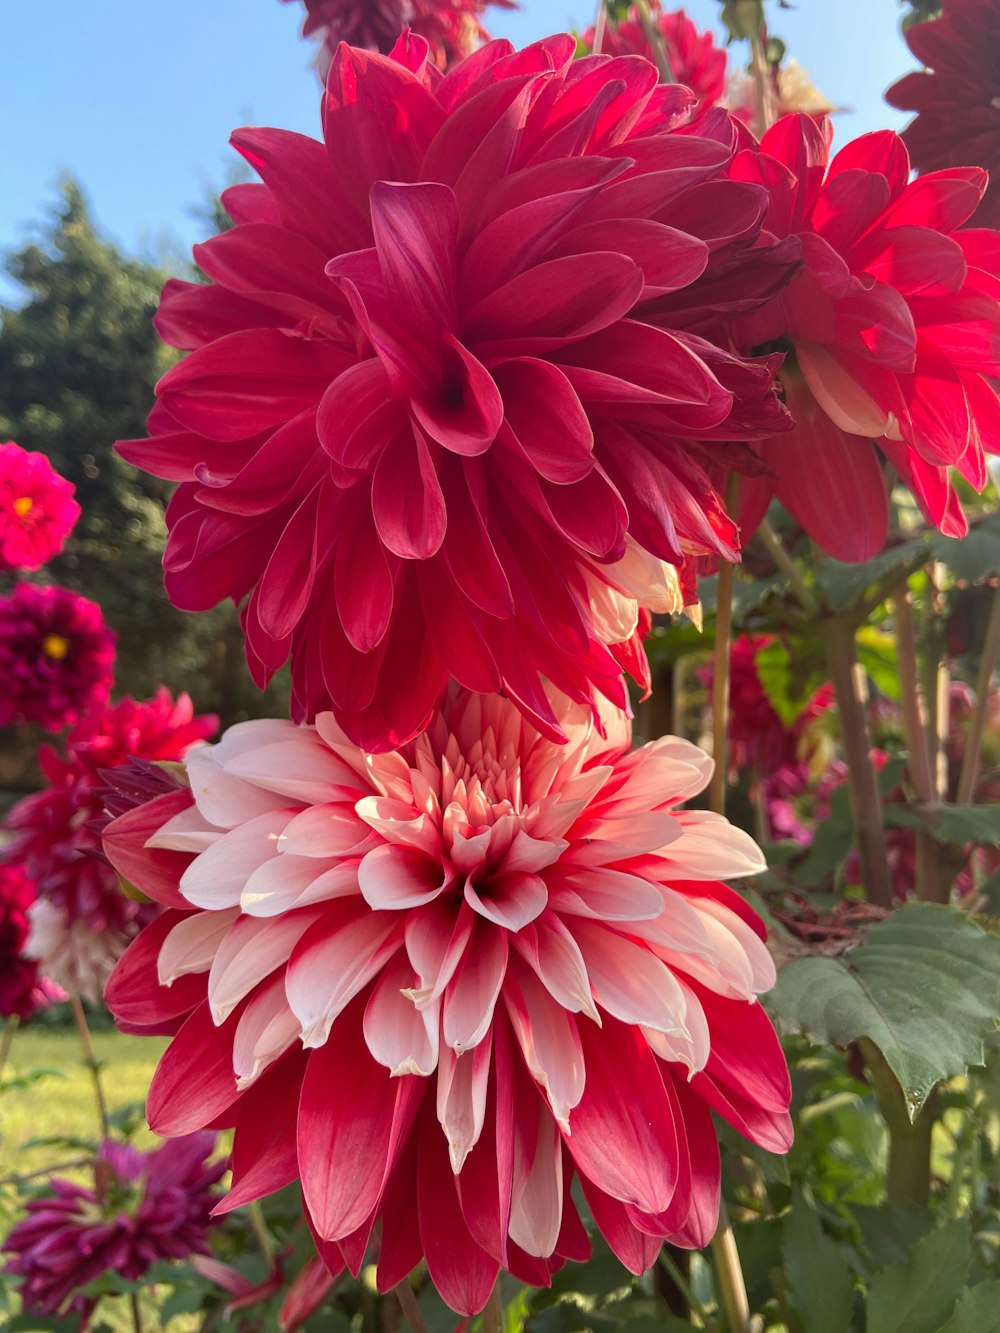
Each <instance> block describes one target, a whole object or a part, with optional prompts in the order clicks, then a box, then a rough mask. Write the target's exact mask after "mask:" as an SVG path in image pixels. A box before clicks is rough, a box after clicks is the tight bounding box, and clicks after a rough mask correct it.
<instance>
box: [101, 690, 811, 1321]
mask: <svg viewBox="0 0 1000 1333" xmlns="http://www.w3.org/2000/svg"><path fill="white" fill-rule="evenodd" d="M553 708H554V710H555V712H556V716H557V719H558V722H559V725H560V729H561V730H562V731H564V733H565V734H566V736H567V737H568V741H567V743H566V744H565V745H557V744H554V743H553V742H552V741H550V740H549V739H547V738H546V737H545V736H543V735H541V734H540V733H539V732H538V731H536V730H535V729H534V728H533V727H532V726H531V725H530V723H529V722H528V721H527V720H526V719H525V718H524V716H523V715H522V714H521V713H519V711H518V710H517V708H516V707H515V706H514V704H513V703H512V702H511V701H509V700H506V699H503V698H500V697H498V696H486V697H483V696H480V695H470V694H468V693H461V694H458V693H452V694H450V695H449V697H448V698H447V699H446V701H445V703H444V705H443V706H442V709H441V710H440V711H438V712H436V713H435V715H434V718H433V720H432V722H431V725H430V727H429V728H428V730H427V731H426V732H425V733H424V734H423V735H421V736H420V737H418V738H417V739H416V740H415V741H413V742H412V743H410V744H409V745H408V746H406V747H405V748H403V749H400V750H397V751H394V752H391V753H383V754H370V753H365V752H364V751H362V750H361V749H359V748H358V747H357V746H356V745H354V744H353V743H352V742H351V741H350V740H349V739H348V738H347V736H346V735H345V734H344V732H343V731H342V730H341V728H340V727H339V726H338V725H337V723H336V721H335V720H334V718H333V716H332V715H331V714H329V713H326V714H321V715H320V717H319V718H318V719H317V721H316V725H315V726H298V727H297V726H295V725H294V724H293V723H291V722H287V721H262V722H246V723H242V724H240V725H238V726H235V727H233V728H231V729H230V730H229V731H228V732H227V733H226V734H225V736H224V737H223V738H222V740H221V741H220V742H219V743H218V744H217V745H215V746H211V747H209V746H204V747H200V748H198V749H196V750H194V751H192V752H191V754H190V755H189V756H188V757H187V760H186V767H187V772H188V776H189V778H190V782H191V789H190V791H183V792H174V793H170V794H165V795H163V796H160V797H158V798H157V799H155V800H153V801H151V802H149V803H148V804H145V805H142V806H139V807H137V808H135V809H133V810H132V811H130V812H128V813H127V814H125V815H122V816H121V817H119V818H118V819H117V820H115V821H113V822H112V823H111V824H110V825H109V826H108V828H107V830H106V832H105V837H104V846H105V850H106V852H107V855H108V856H109V857H110V859H111V860H112V862H113V863H114V864H115V865H116V866H117V867H118V869H119V871H120V872H121V874H122V875H124V876H125V877H126V878H127V879H129V880H131V881H132V882H133V883H135V884H138V885H139V886H140V887H141V888H142V889H143V890H144V892H146V893H147V894H149V895H150V896H151V897H153V898H155V899H156V900H157V901H158V902H159V903H161V904H162V905H163V909H164V910H163V912H162V914H161V915H160V916H159V917H158V919H157V920H156V921H155V922H154V923H153V924H152V925H151V926H149V927H148V928H147V929H146V930H145V931H144V932H143V933H142V934H141V935H140V936H139V937H138V938H137V939H136V941H135V942H134V943H133V944H132V945H131V946H130V948H129V950H128V952H127V953H126V954H125V956H124V957H123V958H122V960H121V961H120V962H119V964H118V966H117V967H116V969H115V972H114V974H113V976H112V977H111V980H110V981H109V983H108V987H107V991H106V1000H107V1003H108V1005H109V1007H110V1008H111V1010H112V1012H113V1013H114V1014H115V1015H116V1016H117V1018H118V1020H119V1021H120V1022H123V1023H125V1024H127V1025H128V1027H129V1028H130V1030H133V1031H134V1030H139V1029H142V1028H145V1029H146V1030H148V1031H151V1032H169V1033H176V1036H175V1037H174V1040H173V1042H172V1044H171V1045H170V1047H169V1049H168V1050H167V1052H166V1054H165V1055H164V1057H163V1059H162V1061H161V1063H160V1066H159V1068H158V1070H157V1073H156V1075H155V1077H154V1079H153V1083H152V1087H151V1089H150V1094H149V1101H148V1106H147V1110H148V1115H149V1119H150V1123H151V1125H152V1126H153V1128H154V1129H155V1130H156V1131H157V1132H158V1133H162V1134H183V1133H187V1132H189V1131H190V1130H192V1129H197V1128H200V1127H202V1126H204V1125H206V1124H213V1125H234V1126H235V1131H236V1132H235V1141H234V1156H233V1189H232V1192H231V1194H230V1195H229V1197H228V1200H227V1201H226V1204H225V1207H226V1208H234V1207H236V1206H238V1205H240V1204H243V1203H246V1202H247V1201H248V1200H252V1199H256V1198H258V1197H260V1196H261V1195H263V1194H267V1193H268V1192H270V1191H272V1190H276V1189H279V1188H281V1187H283V1186H285V1185H287V1184H288V1183H289V1182H291V1181H293V1180H295V1179H296V1178H298V1179H300V1180H301V1182H302V1189H303V1195H304V1200H305V1207H306V1210H307V1213H308V1217H309V1220H310V1223H311V1226H312V1227H313V1229H314V1232H315V1234H316V1237H317V1240H318V1243H319V1245H320V1248H321V1252H322V1253H323V1254H324V1257H325V1258H327V1260H328V1262H329V1263H330V1264H331V1265H332V1266H333V1267H334V1268H336V1267H339V1266H340V1265H341V1264H342V1263H345V1264H347V1265H348V1266H349V1267H350V1268H351V1270H352V1271H354V1272H357V1271H358V1269H359V1267H360V1265H361V1264H362V1262H363V1260H364V1256H365V1253H366V1251H367V1249H368V1247H369V1243H370V1242H371V1243H373V1244H376V1245H377V1246H378V1251H377V1264H378V1281H379V1285H380V1287H381V1289H383V1290H385V1289H388V1288H389V1287H392V1286H393V1285H394V1284H395V1283H397V1282H399V1281H400V1280H401V1279H402V1278H403V1277H404V1276H405V1275H406V1274H407V1273H408V1272H409V1271H410V1270H411V1269H412V1268H413V1267H414V1266H415V1265H416V1264H417V1263H418V1261H419V1260H420V1259H421V1257H422V1256H423V1257H425V1258H426V1260H427V1264H428V1267H429V1270H430V1274H431V1277H432V1279H433V1281H434V1283H435V1284H436V1286H437V1288H438V1290H439V1291H440V1292H441V1294H442V1296H443V1297H444V1299H445V1300H446V1301H447V1302H448V1303H449V1305H451V1306H452V1308H453V1309H455V1310H457V1311H459V1312H460V1313H462V1314H467V1315H468V1314H471V1313H474V1312H475V1311H477V1310H479V1309H481V1308H482V1306H483V1304H484V1302H485V1301H486V1299H487V1296H488V1294H489V1292H490V1290H491V1288H492V1286H493V1282H494V1279H495V1278H496V1275H497V1271H498V1268H500V1267H503V1268H505V1269H507V1270H509V1271H510V1272H512V1273H514V1274H515V1275H516V1276H517V1277H519V1278H520V1279H521V1280H523V1281H525V1282H528V1283H530V1284H532V1285H547V1284H548V1282H549V1280H550V1278H551V1274H552V1273H553V1272H554V1271H555V1270H556V1269H557V1268H558V1267H559V1266H560V1265H561V1264H562V1262H563V1261H564V1260H565V1259H567V1258H570V1259H583V1258H585V1257H586V1255H587V1253H588V1241H587V1238H586V1234H585V1232H584V1230H583V1228H582V1226H581V1223H580V1220H579V1217H578V1215H577V1211H576V1207H575V1205H574V1203H573V1199H572V1196H571V1193H570V1185H571V1183H572V1180H573V1178H574V1176H578V1177H579V1179H580V1183H581V1186H582V1189H583V1193H584V1196H585V1197H586V1200H587V1204H588V1207H589V1208H590V1211H591V1213H592V1215H593V1217H594V1219H595V1221H596V1223H597V1225H598V1226H599V1227H600V1229H601V1231H602V1232H603V1233H604V1235H605V1236H606V1237H607V1239H608V1242H609V1244H610V1245H611V1246H612V1248H613V1249H614V1250H615V1252H616V1253H617V1254H618V1255H619V1257H620V1258H621V1259H622V1261H623V1262H624V1263H625V1264H626V1265H627V1266H628V1267H629V1268H630V1269H631V1270H632V1271H634V1272H641V1271H642V1270H644V1269H645V1268H646V1267H648V1266H649V1264H650V1263H652V1261H653V1259H654V1258H655V1256H656V1253H657V1251H658V1249H659V1246H660V1244H661V1242H662V1241H663V1240H664V1239H665V1238H669V1239H670V1240H672V1241H673V1242H675V1243H677V1244H681V1245H688V1246H702V1245H704V1244H705V1243H706V1242H707V1241H708V1239H709V1237H710V1236H711V1235H712V1232H713V1231H714V1229H715V1225H716V1220H717V1215H718V1203H719V1152H718V1146H717V1143H716V1137H715V1131H714V1128H713V1125H712V1119H711V1111H712V1110H714V1111H716V1112H718V1113H719V1114H720V1115H721V1116H722V1117H723V1118H724V1119H726V1120H728V1121H729V1122H730V1123H731V1124H733V1125H734V1126H735V1127H736V1128H737V1129H738V1130H740V1131H741V1132H742V1133H743V1134H745V1135H746V1136H747V1137H748V1138H750V1139H752V1140H753V1141H754V1142H756V1143H758V1144H761V1145H763V1146H764V1147H766V1148H768V1149H771V1150H773V1151H777V1152H781V1151H783V1150H784V1149H786V1148H787V1147H788V1144H789V1142H790V1137H791V1127H790V1121H789V1117H788V1114H787V1108H788V1100H789V1082H788V1074H787V1071H786V1067H785V1062H784V1059H783V1056H782V1053H781V1049H780V1046H779V1045H778V1041H777V1038H776V1036H775V1034H774V1031H773V1029H772V1028H771V1025H770V1023H769V1021H768V1019H767V1017H766V1015H765V1014H764V1012H763V1010H762V1008H761V1007H760V1005H759V1004H757V1003H755V998H756V996H757V994H758V993H759V992H760V991H763V990H766V989H767V988H768V987H769V986H770V985H771V984H772V982H773V980H774V967H773V964H772V962H771V958H770V955H769V954H768V951H767V949H766V948H765V945H764V942H763V936H764V931H763V927H762V925H761V923H760V921H759V920H758V919H757V917H756V916H755V915H754V913H753V912H752V911H751V910H750V909H749V908H748V906H747V905H746V903H745V902H744V901H743V899H742V898H740V896H739V895H738V894H736V893H735V892H734V891H733V890H732V889H730V888H728V887H727V886H726V885H725V884H723V883H721V882H720V880H721V877H723V876H725V877H739V876H746V875H750V874H753V873H754V872H755V871H758V870H760V869H762V868H763V864H764V863H763V860H762V858H761V854H760V852H759V850H758V849H757V847H756V846H755V844H754V843H753V842H752V841H751V839H750V838H749V837H748V836H747V835H746V834H744V833H742V832H741V831H740V830H738V829H736V828H734V827H732V826H731V825H730V824H728V823H727V822H726V820H725V819H724V818H722V817H721V816H719V815H714V814H710V813H708V812H706V811H703V810H685V809H683V808H682V804H681V803H682V802H683V801H685V800H686V799H688V798H689V797H691V796H693V795H695V794H697V793H698V792H700V791H701V790H702V789H703V788H704V787H705V785H706V783H707V782H708V778H709V774H710V771H711V767H712V765H711V761H710V760H709V759H708V758H707V757H706V756H705V755H704V754H703V753H702V751H701V750H699V749H698V748H697V747H696V746H694V745H691V744H689V743H688V742H687V741H683V740H677V739H675V738H673V737H665V738H663V739H661V740H658V741H655V742H653V743H651V744H649V745H646V746H644V747H643V748H641V749H639V750H636V751H634V752H631V753H630V752H629V751H628V744H629V738H630V737H629V726H628V724H627V722H626V721H624V719H623V718H622V716H621V714H617V713H613V712H612V711H611V710H606V712H605V713H604V714H603V715H602V721H603V725H604V727H605V731H606V735H605V736H603V737H602V735H601V734H600V730H599V728H598V726H597V724H595V722H594V720H593V717H592V715H591V714H590V711H589V710H588V709H586V708H584V707H581V706H579V705H574V704H571V703H569V702H568V701H565V700H563V701H559V700H558V699H556V698H555V696H553ZM376 1223H380V1224H381V1225H380V1228H379V1231H378V1233H377V1234H378V1235H379V1237H380V1239H379V1240H377V1241H373V1240H372V1238H373V1235H374V1234H376V1233H375V1227H376Z"/></svg>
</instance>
